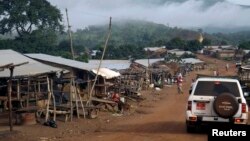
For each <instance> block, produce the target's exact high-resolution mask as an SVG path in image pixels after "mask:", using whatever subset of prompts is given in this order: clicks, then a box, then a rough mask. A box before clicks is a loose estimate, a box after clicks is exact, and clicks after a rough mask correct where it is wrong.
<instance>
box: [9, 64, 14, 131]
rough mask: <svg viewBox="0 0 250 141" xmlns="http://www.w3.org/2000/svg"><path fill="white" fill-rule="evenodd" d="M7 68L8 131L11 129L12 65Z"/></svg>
mask: <svg viewBox="0 0 250 141" xmlns="http://www.w3.org/2000/svg"><path fill="white" fill-rule="evenodd" d="M9 70H10V78H9V82H8V102H9V103H8V104H9V126H10V131H13V123H12V104H11V93H12V78H13V70H14V67H10V68H9Z"/></svg>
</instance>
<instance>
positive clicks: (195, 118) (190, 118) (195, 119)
mask: <svg viewBox="0 0 250 141" xmlns="http://www.w3.org/2000/svg"><path fill="white" fill-rule="evenodd" d="M189 120H190V121H197V117H196V116H192V117H189Z"/></svg>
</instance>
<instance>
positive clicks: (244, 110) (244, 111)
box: [241, 103, 247, 113]
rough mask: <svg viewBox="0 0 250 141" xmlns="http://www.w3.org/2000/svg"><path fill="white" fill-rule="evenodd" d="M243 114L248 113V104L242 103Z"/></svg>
mask: <svg viewBox="0 0 250 141" xmlns="http://www.w3.org/2000/svg"><path fill="white" fill-rule="evenodd" d="M241 112H242V113H246V112H247V105H246V103H242V104H241Z"/></svg>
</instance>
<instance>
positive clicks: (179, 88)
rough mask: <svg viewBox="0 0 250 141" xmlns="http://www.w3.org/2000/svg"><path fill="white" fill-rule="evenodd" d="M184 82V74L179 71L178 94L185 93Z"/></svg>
mask: <svg viewBox="0 0 250 141" xmlns="http://www.w3.org/2000/svg"><path fill="white" fill-rule="evenodd" d="M182 82H183V78H182V74H181V73H179V74H178V76H177V91H178V94H183V90H182Z"/></svg>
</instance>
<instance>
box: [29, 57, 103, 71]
mask: <svg viewBox="0 0 250 141" xmlns="http://www.w3.org/2000/svg"><path fill="white" fill-rule="evenodd" d="M25 55H26V56H28V57H31V58H33V59H37V60H41V61H46V62H51V63H56V64H59V65H64V66H68V67H72V68H77V69H81V70H87V71H90V70H92V69H96V68H98V65H96V64H90V63H84V62H80V61H75V60H71V59H65V58H62V57H60V56H52V55H47V54H41V53H39V54H25Z"/></svg>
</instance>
